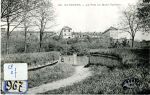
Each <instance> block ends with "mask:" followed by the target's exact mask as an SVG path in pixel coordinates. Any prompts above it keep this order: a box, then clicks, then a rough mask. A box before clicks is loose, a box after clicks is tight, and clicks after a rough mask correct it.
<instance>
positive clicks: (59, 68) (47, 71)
mask: <svg viewBox="0 0 150 95" xmlns="http://www.w3.org/2000/svg"><path fill="white" fill-rule="evenodd" d="M73 73H74V67H73V66H72V65H71V64H65V63H58V64H56V65H53V66H48V67H45V68H42V69H39V70H36V71H29V73H28V80H29V81H28V82H29V83H28V84H29V88H32V87H36V86H39V85H42V84H46V83H48V82H52V81H57V80H60V79H64V78H67V77H69V76H71V75H72V74H73Z"/></svg>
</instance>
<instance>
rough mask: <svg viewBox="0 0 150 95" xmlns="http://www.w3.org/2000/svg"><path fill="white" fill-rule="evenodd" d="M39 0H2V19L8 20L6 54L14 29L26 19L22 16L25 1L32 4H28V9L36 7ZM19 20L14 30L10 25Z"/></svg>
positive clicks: (3, 20)
mask: <svg viewBox="0 0 150 95" xmlns="http://www.w3.org/2000/svg"><path fill="white" fill-rule="evenodd" d="M37 1H38V0H30V2H29V0H2V1H1V19H2V22H6V25H2V26H7V31H6V54H8V53H9V39H10V35H11V32H13V31H14V29H15V28H17V27H18V26H19V25H20V24H21V23H22V22H23V21H24V20H25V19H24V17H22V14H23V12H24V10H23V9H24V7H25V5H24V4H25V3H24V2H29V3H30V6H28V11H31V10H33V9H35V8H36V7H35V6H37V5H38V4H37ZM14 22H17V24H16V25H15V26H14V28H13V29H12V30H10V26H11V24H12V23H14Z"/></svg>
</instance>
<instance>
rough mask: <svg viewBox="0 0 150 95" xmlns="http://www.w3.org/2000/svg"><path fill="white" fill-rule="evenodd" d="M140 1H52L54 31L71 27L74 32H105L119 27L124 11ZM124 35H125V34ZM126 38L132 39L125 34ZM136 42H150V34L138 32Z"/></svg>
mask: <svg viewBox="0 0 150 95" xmlns="http://www.w3.org/2000/svg"><path fill="white" fill-rule="evenodd" d="M138 2H139V0H52V3H53V5H54V10H55V14H56V21H55V23H56V24H57V26H55V27H54V28H53V29H54V30H56V31H60V30H61V28H62V27H64V26H69V27H71V28H72V29H73V31H74V32H104V31H105V30H106V29H108V28H109V27H111V26H114V27H117V24H118V23H119V22H120V21H119V19H120V17H121V12H122V10H124V9H126V8H127V7H128V5H136V4H137V3H138ZM123 35H124V34H123ZM125 36H126V38H130V36H129V35H127V34H125ZM135 39H136V40H144V39H145V40H150V35H149V34H144V35H143V33H141V32H138V33H137V34H136V36H135Z"/></svg>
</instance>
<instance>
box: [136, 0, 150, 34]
mask: <svg viewBox="0 0 150 95" xmlns="http://www.w3.org/2000/svg"><path fill="white" fill-rule="evenodd" d="M138 18H139V19H140V21H141V25H142V29H144V32H149V29H150V0H143V2H142V3H141V4H140V5H139V7H138Z"/></svg>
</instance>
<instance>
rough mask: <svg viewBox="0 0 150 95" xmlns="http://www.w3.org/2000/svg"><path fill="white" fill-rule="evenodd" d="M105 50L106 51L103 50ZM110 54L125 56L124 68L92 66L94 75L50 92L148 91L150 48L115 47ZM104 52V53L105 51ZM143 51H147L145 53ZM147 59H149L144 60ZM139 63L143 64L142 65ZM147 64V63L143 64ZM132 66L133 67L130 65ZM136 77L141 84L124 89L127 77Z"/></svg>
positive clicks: (112, 92)
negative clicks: (129, 48)
mask: <svg viewBox="0 0 150 95" xmlns="http://www.w3.org/2000/svg"><path fill="white" fill-rule="evenodd" d="M103 52H104V51H103ZM105 52H106V53H108V54H109V52H110V54H116V55H119V56H121V57H122V58H123V60H122V65H123V66H122V68H114V69H112V70H110V69H109V68H107V67H106V66H91V67H90V68H91V71H94V73H93V76H92V77H90V78H88V79H86V80H84V81H82V82H79V83H76V84H74V85H73V86H69V87H65V88H60V89H58V90H53V91H49V92H46V93H49V94H53V93H56V94H60V93H61V94H81V93H83V94H89V93H90V94H100V93H107V94H108V93H111V94H114V93H115V94H117V93H128V94H129V93H147V92H144V91H146V90H147V91H148V89H150V88H149V87H148V82H149V83H150V76H149V74H147V75H146V73H150V71H146V70H145V69H148V70H150V69H149V61H148V59H149V55H148V54H149V53H148V52H149V50H123V49H117V50H115V49H113V50H109V51H108V50H107V51H105ZM105 52H104V53H105ZM143 53H147V54H144V55H143ZM142 59H147V61H146V60H145V61H144V60H142ZM139 64H142V66H141V65H140V66H139ZM143 64H147V65H143ZM130 66H131V67H130ZM132 77H136V78H138V79H140V81H141V85H140V86H139V87H137V88H134V89H127V90H123V88H122V86H121V84H122V82H123V81H124V80H125V79H128V78H132Z"/></svg>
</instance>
